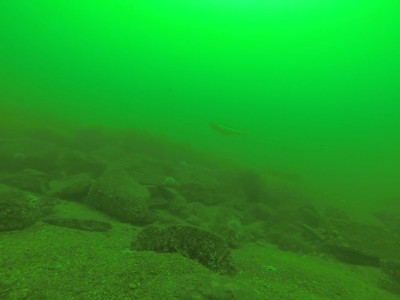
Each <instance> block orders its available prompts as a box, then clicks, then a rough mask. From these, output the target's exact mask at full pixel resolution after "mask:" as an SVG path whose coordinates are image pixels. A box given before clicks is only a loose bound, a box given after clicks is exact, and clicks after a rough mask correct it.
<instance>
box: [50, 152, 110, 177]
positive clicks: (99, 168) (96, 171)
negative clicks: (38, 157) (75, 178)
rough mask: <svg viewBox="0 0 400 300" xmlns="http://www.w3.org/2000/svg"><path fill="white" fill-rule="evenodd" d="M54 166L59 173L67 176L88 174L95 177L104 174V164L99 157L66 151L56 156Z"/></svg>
mask: <svg viewBox="0 0 400 300" xmlns="http://www.w3.org/2000/svg"><path fill="white" fill-rule="evenodd" d="M55 166H56V168H57V169H58V170H59V171H61V172H63V173H65V174H68V175H76V174H79V173H88V174H91V175H93V176H95V177H97V176H100V175H101V174H102V173H103V172H104V170H105V168H106V163H105V162H103V161H102V160H101V159H100V158H99V157H96V156H93V155H90V154H86V153H83V152H80V151H76V150H71V149H66V150H64V151H62V152H61V153H59V155H58V156H57V159H56V161H55Z"/></svg>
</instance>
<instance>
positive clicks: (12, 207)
mask: <svg viewBox="0 0 400 300" xmlns="http://www.w3.org/2000/svg"><path fill="white" fill-rule="evenodd" d="M51 208H52V203H51V201H50V200H49V199H47V198H44V197H40V196H38V195H35V194H32V193H27V192H24V191H21V190H19V189H17V188H13V187H10V186H7V185H3V184H0V231H8V230H16V229H23V228H26V227H28V226H31V225H33V224H34V223H35V222H36V221H37V220H38V219H39V218H40V217H42V216H43V215H45V214H46V213H48V212H49V211H50V210H51Z"/></svg>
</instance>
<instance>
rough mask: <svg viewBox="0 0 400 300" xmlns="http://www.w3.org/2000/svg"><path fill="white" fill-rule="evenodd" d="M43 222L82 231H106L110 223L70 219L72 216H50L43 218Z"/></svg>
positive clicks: (109, 227)
mask: <svg viewBox="0 0 400 300" xmlns="http://www.w3.org/2000/svg"><path fill="white" fill-rule="evenodd" d="M42 221H43V222H45V223H47V224H50V225H55V226H60V227H67V228H74V229H78V230H83V231H99V232H102V231H108V230H110V229H111V224H110V223H107V222H102V221H96V220H79V219H72V218H51V219H44V220H42Z"/></svg>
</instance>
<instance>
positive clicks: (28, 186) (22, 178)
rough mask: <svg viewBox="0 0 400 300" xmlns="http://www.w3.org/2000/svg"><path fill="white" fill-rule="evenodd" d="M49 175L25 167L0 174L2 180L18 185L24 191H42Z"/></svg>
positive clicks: (7, 183)
mask: <svg viewBox="0 0 400 300" xmlns="http://www.w3.org/2000/svg"><path fill="white" fill-rule="evenodd" d="M48 180H49V176H48V175H47V174H46V173H44V172H41V171H38V170H33V169H24V170H21V171H18V172H15V173H14V172H12V173H10V172H3V173H2V174H0V182H1V183H4V184H6V185H11V186H14V187H17V188H19V189H21V190H24V191H29V192H33V193H39V194H40V193H42V192H43V190H44V186H45V185H46V183H47V181H48Z"/></svg>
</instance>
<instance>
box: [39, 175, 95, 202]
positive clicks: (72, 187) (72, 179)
mask: <svg viewBox="0 0 400 300" xmlns="http://www.w3.org/2000/svg"><path fill="white" fill-rule="evenodd" d="M92 184H93V179H92V178H91V176H90V175H88V174H86V173H80V174H76V175H72V176H69V177H66V178H62V179H56V180H52V181H50V182H49V184H48V186H49V189H48V191H47V195H49V196H54V197H58V198H60V199H64V200H71V201H84V200H85V199H86V197H87V195H88V193H89V190H90V188H91V186H92Z"/></svg>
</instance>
